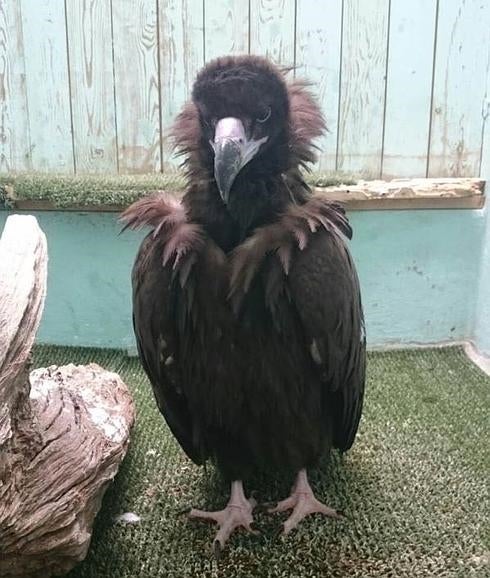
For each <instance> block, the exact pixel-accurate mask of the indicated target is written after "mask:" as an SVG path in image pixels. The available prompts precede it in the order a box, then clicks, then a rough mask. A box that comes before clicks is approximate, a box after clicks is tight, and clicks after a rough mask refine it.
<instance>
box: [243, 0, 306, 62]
mask: <svg viewBox="0 0 490 578" xmlns="http://www.w3.org/2000/svg"><path fill="white" fill-rule="evenodd" d="M294 22H295V2H294V0H250V52H252V53H253V54H264V55H266V56H267V57H268V58H270V59H271V60H273V61H274V62H276V63H277V64H283V65H285V66H293V65H294Z"/></svg>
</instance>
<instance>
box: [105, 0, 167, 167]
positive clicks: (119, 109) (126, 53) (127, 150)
mask: <svg viewBox="0 0 490 578" xmlns="http://www.w3.org/2000/svg"><path fill="white" fill-rule="evenodd" d="M112 18H113V34H114V39H113V42H114V81H115V101H116V123H117V139H118V163H119V171H120V172H122V173H128V172H153V171H159V170H160V168H161V155H160V111H159V86H158V85H159V80H158V40H157V36H158V34H157V3H156V0H114V1H113V2H112Z"/></svg>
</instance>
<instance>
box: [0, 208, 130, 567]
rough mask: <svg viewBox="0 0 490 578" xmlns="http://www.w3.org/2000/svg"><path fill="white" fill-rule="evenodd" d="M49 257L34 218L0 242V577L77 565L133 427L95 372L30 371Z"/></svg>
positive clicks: (119, 399)
mask: <svg viewBox="0 0 490 578" xmlns="http://www.w3.org/2000/svg"><path fill="white" fill-rule="evenodd" d="M46 275H47V249H46V239H45V237H44V234H43V233H42V231H41V230H40V229H39V227H38V225H37V222H36V220H35V218H34V217H26V216H22V217H20V216H13V217H9V219H8V220H7V224H6V226H5V230H4V233H3V235H2V238H1V240H0V576H2V577H5V578H9V577H14V576H15V577H20V576H22V577H35V576H39V577H42V578H47V577H49V576H52V575H60V574H63V573H65V572H67V571H68V570H70V569H71V568H72V567H73V566H74V565H75V564H76V563H77V562H78V561H80V560H82V559H83V558H84V557H85V555H86V553H87V549H88V546H89V543H90V538H91V533H92V525H93V521H94V518H95V515H96V513H97V511H98V510H99V507H100V504H101V500H102V496H103V494H104V491H105V489H106V488H107V485H108V483H109V482H110V480H112V479H113V477H114V476H115V474H116V472H117V469H118V467H119V464H120V462H121V460H122V459H123V457H124V455H125V453H126V450H127V446H128V442H129V432H130V428H131V426H132V424H133V421H134V407H133V403H132V399H131V395H130V393H129V391H128V389H127V387H126V386H125V384H124V383H123V382H122V381H121V379H120V378H119V376H118V375H116V374H114V373H109V372H107V371H105V370H103V369H102V368H101V367H99V366H97V365H95V364H91V365H88V366H74V365H67V366H63V367H55V366H53V367H49V368H42V369H37V370H35V371H33V372H32V373H31V374H30V378H29V354H30V350H31V347H32V344H33V341H34V337H35V333H36V330H37V328H38V326H39V322H40V319H41V315H42V308H43V303H44V297H45V293H46Z"/></svg>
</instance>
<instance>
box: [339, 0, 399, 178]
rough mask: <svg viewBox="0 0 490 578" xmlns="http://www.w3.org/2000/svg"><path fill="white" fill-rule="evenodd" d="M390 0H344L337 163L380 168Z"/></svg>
mask: <svg viewBox="0 0 490 578" xmlns="http://www.w3.org/2000/svg"><path fill="white" fill-rule="evenodd" d="M388 8H389V1H388V0H372V1H371V2H364V1H363V0H344V15H343V29H342V34H343V37H342V38H343V39H342V80H341V86H340V110H339V148H338V157H337V168H339V169H341V170H343V171H349V172H359V173H361V174H363V175H365V176H366V177H379V176H380V174H381V153H382V146H383V114H384V100H385V75H386V55H387V45H388V43H387V41H388Z"/></svg>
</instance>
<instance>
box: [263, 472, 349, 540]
mask: <svg viewBox="0 0 490 578" xmlns="http://www.w3.org/2000/svg"><path fill="white" fill-rule="evenodd" d="M286 510H293V512H292V514H291V515H290V516H289V518H288V519H287V520H286V521H285V522H284V529H283V533H284V534H289V532H290V531H291V530H292V529H293V528H295V527H296V526H297V525H298V523H299V522H300V521H301V520H302V519H303V518H306V516H309V515H310V514H315V513H320V514H324V515H325V516H329V517H331V518H337V519H340V518H342V517H343V516H342V514H340V513H339V512H337V510H334V509H333V508H329V507H328V506H325V505H324V504H322V503H321V502H320V501H319V500H317V499H316V498H315V496H314V494H313V490H312V489H311V486H310V484H309V482H308V476H307V474H306V470H300V471H299V472H298V476H297V477H296V481H295V483H294V486H293V489H292V492H291V495H290V496H289V498H286V499H285V500H282V501H281V502H279V503H278V504H277V506H276V507H275V508H271V509H270V510H269V512H271V513H272V512H285V511H286Z"/></svg>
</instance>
